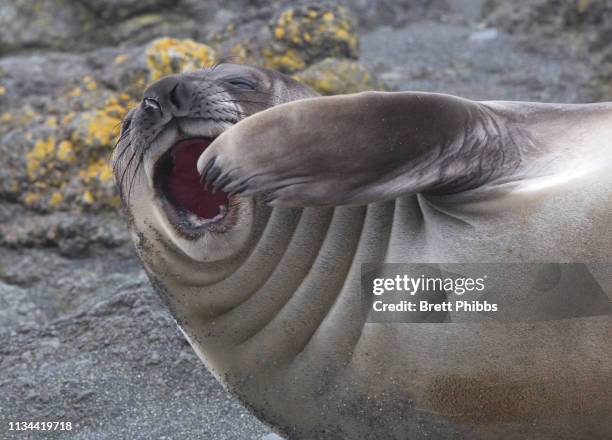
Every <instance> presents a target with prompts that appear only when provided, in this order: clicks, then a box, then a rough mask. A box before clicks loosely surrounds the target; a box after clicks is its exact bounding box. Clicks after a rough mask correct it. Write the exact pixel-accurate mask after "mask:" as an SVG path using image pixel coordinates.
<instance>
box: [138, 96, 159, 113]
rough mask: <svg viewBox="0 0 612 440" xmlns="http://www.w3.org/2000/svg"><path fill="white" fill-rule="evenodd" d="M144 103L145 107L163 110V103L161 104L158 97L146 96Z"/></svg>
mask: <svg viewBox="0 0 612 440" xmlns="http://www.w3.org/2000/svg"><path fill="white" fill-rule="evenodd" d="M142 103H143V105H144V106H145V108H152V109H155V110H158V111H160V112H161V105H160V104H159V101H158V100H157V99H154V98H145V99H144V100H143V101H142Z"/></svg>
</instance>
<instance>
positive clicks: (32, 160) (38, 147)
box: [26, 136, 55, 181]
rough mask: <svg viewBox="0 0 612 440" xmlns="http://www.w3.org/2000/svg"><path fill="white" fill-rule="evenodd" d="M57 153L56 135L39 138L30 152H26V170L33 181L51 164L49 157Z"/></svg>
mask: <svg viewBox="0 0 612 440" xmlns="http://www.w3.org/2000/svg"><path fill="white" fill-rule="evenodd" d="M54 153H55V137H54V136H49V137H48V138H46V139H38V140H37V141H36V142H35V143H34V148H32V149H31V150H30V151H28V153H26V170H27V173H28V177H29V179H30V180H31V181H35V180H36V179H37V178H38V177H40V175H41V174H44V171H43V170H44V169H45V168H48V166H49V158H51V157H53V156H54Z"/></svg>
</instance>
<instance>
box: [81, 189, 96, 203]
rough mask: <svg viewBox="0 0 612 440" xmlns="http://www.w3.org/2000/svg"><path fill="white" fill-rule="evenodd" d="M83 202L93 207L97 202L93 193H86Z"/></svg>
mask: <svg viewBox="0 0 612 440" xmlns="http://www.w3.org/2000/svg"><path fill="white" fill-rule="evenodd" d="M83 202H84V203H85V204H87V205H91V204H93V202H95V199H94V196H93V194H92V193H91V191H85V192H84V193H83Z"/></svg>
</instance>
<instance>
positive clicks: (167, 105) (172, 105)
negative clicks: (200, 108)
mask: <svg viewBox="0 0 612 440" xmlns="http://www.w3.org/2000/svg"><path fill="white" fill-rule="evenodd" d="M192 100H193V93H192V85H191V84H190V82H189V80H188V79H187V78H186V77H185V76H184V75H170V76H167V77H165V78H162V79H160V80H159V81H157V82H155V83H153V84H152V85H151V86H150V87H149V88H148V89H147V90H145V93H144V99H143V101H142V106H143V108H144V109H145V110H147V111H151V112H159V113H160V115H161V116H164V115H169V116H173V117H184V116H187V115H188V114H189V112H190V110H191V103H192Z"/></svg>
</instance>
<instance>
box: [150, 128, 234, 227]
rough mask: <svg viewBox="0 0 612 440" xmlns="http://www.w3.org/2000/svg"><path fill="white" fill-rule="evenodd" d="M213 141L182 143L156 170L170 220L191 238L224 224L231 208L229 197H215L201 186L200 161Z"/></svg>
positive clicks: (204, 139) (222, 195) (217, 194)
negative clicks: (214, 225)
mask: <svg viewBox="0 0 612 440" xmlns="http://www.w3.org/2000/svg"><path fill="white" fill-rule="evenodd" d="M212 141H213V139H212V138H199V139H185V140H182V141H179V142H178V143H176V144H175V145H174V146H173V147H172V148H170V150H168V151H167V152H166V153H165V154H164V155H163V156H162V157H161V159H159V161H158V162H157V164H156V166H155V178H154V180H155V187H156V190H157V192H158V194H159V195H160V198H161V201H162V204H163V206H164V210H165V211H166V215H168V219H169V220H170V221H171V222H172V223H173V224H174V225H175V226H177V227H179V228H180V229H182V230H183V232H185V233H188V234H190V235H191V234H197V233H198V232H202V229H203V228H206V227H208V226H210V225H211V224H214V223H216V222H219V221H221V220H222V219H223V218H224V217H225V215H226V214H227V210H228V206H229V197H228V195H227V194H226V193H224V192H221V191H217V192H216V193H213V192H212V190H208V189H206V188H205V187H204V184H203V183H201V182H200V175H199V174H198V170H197V163H198V158H199V157H200V155H201V154H202V152H203V151H204V150H205V149H206V147H208V146H209V145H210V144H211V142H212Z"/></svg>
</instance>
